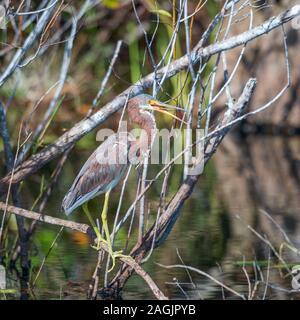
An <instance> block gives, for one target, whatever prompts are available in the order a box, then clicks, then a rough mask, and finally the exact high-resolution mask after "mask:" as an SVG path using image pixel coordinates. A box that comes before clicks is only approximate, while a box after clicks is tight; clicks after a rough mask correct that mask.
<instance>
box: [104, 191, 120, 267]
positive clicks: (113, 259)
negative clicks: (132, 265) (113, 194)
mask: <svg viewBox="0 0 300 320" xmlns="http://www.w3.org/2000/svg"><path fill="white" fill-rule="evenodd" d="M109 195H110V190H108V191H107V192H106V193H105V200H104V205H103V210H102V214H101V219H102V225H103V229H104V233H105V238H106V242H107V247H108V254H109V255H110V256H111V258H112V262H113V265H112V267H111V269H110V270H109V271H111V270H112V269H113V268H114V266H115V260H116V258H115V254H114V252H113V249H112V244H111V240H110V233H109V229H108V222H107V211H108V201H109Z"/></svg>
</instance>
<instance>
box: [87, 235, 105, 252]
mask: <svg viewBox="0 0 300 320" xmlns="http://www.w3.org/2000/svg"><path fill="white" fill-rule="evenodd" d="M101 242H103V243H105V244H106V245H108V243H107V241H106V240H105V239H104V238H103V237H102V236H101V235H100V234H97V245H96V246H91V247H92V248H93V249H95V250H97V251H99V250H100V249H101Z"/></svg>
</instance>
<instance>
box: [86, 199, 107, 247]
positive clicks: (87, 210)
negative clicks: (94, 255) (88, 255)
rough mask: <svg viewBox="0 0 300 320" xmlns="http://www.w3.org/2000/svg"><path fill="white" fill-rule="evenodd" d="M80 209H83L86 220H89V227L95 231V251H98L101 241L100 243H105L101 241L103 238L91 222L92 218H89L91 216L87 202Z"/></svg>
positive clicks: (92, 221)
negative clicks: (96, 241)
mask: <svg viewBox="0 0 300 320" xmlns="http://www.w3.org/2000/svg"><path fill="white" fill-rule="evenodd" d="M82 208H83V211H84V213H85V214H86V216H87V218H88V219H89V222H90V224H91V226H92V227H93V229H94V231H95V233H96V236H97V239H98V243H97V247H96V249H97V250H100V243H101V241H102V242H105V243H106V241H105V240H104V239H103V237H102V236H101V233H100V231H99V229H98V228H97V226H96V224H95V222H94V220H93V218H92V216H91V214H90V211H89V208H88V204H87V202H85V203H84V204H83V206H82Z"/></svg>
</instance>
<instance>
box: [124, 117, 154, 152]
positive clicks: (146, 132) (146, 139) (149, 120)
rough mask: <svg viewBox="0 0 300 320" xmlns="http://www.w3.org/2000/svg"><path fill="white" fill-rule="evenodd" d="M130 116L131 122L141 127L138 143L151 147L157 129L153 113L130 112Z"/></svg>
mask: <svg viewBox="0 0 300 320" xmlns="http://www.w3.org/2000/svg"><path fill="white" fill-rule="evenodd" d="M130 118H131V120H132V122H134V123H136V124H137V125H139V126H140V128H141V129H143V131H142V133H141V137H140V139H139V140H140V143H141V144H146V145H144V147H146V148H147V149H151V147H152V144H153V141H154V138H155V135H156V131H157V128H156V122H155V118H154V115H153V114H152V113H151V112H149V111H142V112H141V113H140V112H139V113H134V114H131V115H130Z"/></svg>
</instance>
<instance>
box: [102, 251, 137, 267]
mask: <svg viewBox="0 0 300 320" xmlns="http://www.w3.org/2000/svg"><path fill="white" fill-rule="evenodd" d="M109 255H110V256H111V259H112V266H111V267H110V269H109V270H108V272H111V271H112V270H113V269H114V267H115V265H116V259H117V258H127V259H128V258H130V259H132V257H131V256H128V255H125V254H123V250H120V251H114V252H109Z"/></svg>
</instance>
